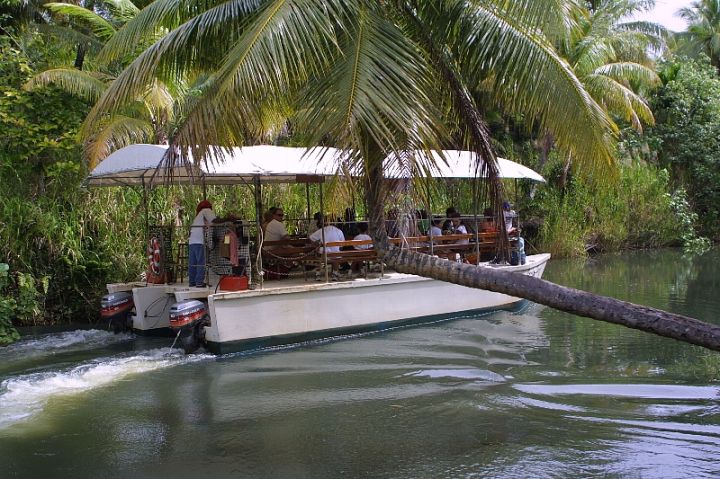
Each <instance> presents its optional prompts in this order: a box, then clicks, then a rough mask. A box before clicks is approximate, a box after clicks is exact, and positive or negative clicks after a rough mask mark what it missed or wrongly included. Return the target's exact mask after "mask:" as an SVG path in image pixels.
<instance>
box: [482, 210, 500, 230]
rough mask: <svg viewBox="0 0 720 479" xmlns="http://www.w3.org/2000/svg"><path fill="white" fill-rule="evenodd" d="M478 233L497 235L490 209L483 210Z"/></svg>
mask: <svg viewBox="0 0 720 479" xmlns="http://www.w3.org/2000/svg"><path fill="white" fill-rule="evenodd" d="M480 232H482V233H497V225H496V224H495V217H494V216H493V210H492V208H485V211H483V220H482V223H480Z"/></svg>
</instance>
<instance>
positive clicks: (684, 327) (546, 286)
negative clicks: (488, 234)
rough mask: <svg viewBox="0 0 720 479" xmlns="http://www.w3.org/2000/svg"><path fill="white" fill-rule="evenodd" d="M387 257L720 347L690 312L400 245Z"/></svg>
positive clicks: (400, 267) (394, 263)
mask: <svg viewBox="0 0 720 479" xmlns="http://www.w3.org/2000/svg"><path fill="white" fill-rule="evenodd" d="M383 260H384V261H385V263H386V264H387V265H388V266H390V267H391V268H393V269H394V270H395V271H398V272H400V273H409V274H416V275H418V276H424V277H426V278H432V279H437V280H440V281H446V282H448V283H454V284H459V285H462V286H467V287H470V288H477V289H485V290H488V291H494V292H497V293H503V294H508V295H511V296H516V297H519V298H525V299H528V300H530V301H534V302H535V303H538V304H544V305H545V306H550V307H551V308H555V309H558V310H560V311H565V312H567V313H572V314H575V315H578V316H585V317H588V318H592V319H597V320H600V321H606V322H608V323H614V324H620V325H622V326H626V327H628V328H632V329H639V330H641V331H645V332H648V333H653V334H657V335H659V336H666V337H668V338H672V339H677V340H679V341H684V342H686V343H690V344H695V345H698V346H702V347H704V348H708V349H712V350H714V351H720V326H716V325H713V324H709V323H705V322H702V321H699V320H697V319H694V318H690V317H687V316H682V315H679V314H673V313H668V312H666V311H662V310H660V309H655V308H650V307H646V306H640V305H637V304H633V303H629V302H626V301H620V300H617V299H613V298H608V297H606V296H600V295H597V294H593V293H588V292H587V291H581V290H578V289H573V288H568V287H565V286H560V285H557V284H555V283H551V282H550V281H546V280H543V279H540V278H535V277H532V276H527V275H524V274H521V273H511V272H509V271H502V270H498V269H493V268H483V267H477V266H474V265H469V264H460V263H456V262H453V261H447V260H444V259H440V258H436V257H432V256H430V255H427V254H422V253H416V252H413V251H408V250H400V249H398V248H391V249H389V250H387V251H385V252H384V257H383Z"/></svg>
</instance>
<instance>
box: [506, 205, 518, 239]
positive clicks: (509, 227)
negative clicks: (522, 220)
mask: <svg viewBox="0 0 720 479" xmlns="http://www.w3.org/2000/svg"><path fill="white" fill-rule="evenodd" d="M502 206H503V216H505V230H506V231H507V232H508V233H512V232H514V231H515V228H514V227H513V221H514V220H515V218H517V213H516V212H515V210H514V209H512V205H511V204H510V203H508V202H507V201H504V202H503V205H502Z"/></svg>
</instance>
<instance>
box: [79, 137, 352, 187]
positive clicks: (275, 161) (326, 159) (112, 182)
mask: <svg viewBox="0 0 720 479" xmlns="http://www.w3.org/2000/svg"><path fill="white" fill-rule="evenodd" d="M167 150H168V146H166V145H144V144H138V145H130V146H126V147H124V148H121V149H119V150H117V151H115V152H113V153H112V154H111V155H110V156H108V157H107V158H105V159H104V160H103V161H102V162H101V163H100V164H99V165H98V166H97V167H96V168H95V169H94V170H93V171H92V172H91V173H90V177H89V178H88V185H90V186H127V185H142V184H149V183H150V181H152V182H153V183H160V182H162V181H163V180H164V179H165V177H166V175H167V171H166V170H165V169H163V168H158V167H160V166H161V164H162V161H163V157H164V155H165V153H166V152H167ZM346 156H347V155H346V154H345V152H343V151H342V150H338V149H336V148H330V147H316V148H293V147H285V146H271V145H260V146H246V147H244V148H232V149H231V150H230V151H229V153H227V154H224V155H223V157H222V158H221V159H220V160H219V161H214V162H212V163H211V162H207V163H206V162H200V170H199V171H197V172H195V175H194V180H195V181H198V180H200V181H203V182H205V183H206V184H212V185H223V184H224V185H229V184H237V183H242V182H244V181H252V180H253V179H254V178H260V179H262V180H263V181H264V182H268V181H272V182H279V183H292V182H296V181H298V176H303V175H316V176H332V175H335V174H337V172H338V167H339V165H340V164H341V163H342V161H343V159H345V158H346ZM172 176H173V181H174V182H175V183H181V184H182V183H190V182H192V181H193V178H192V176H191V175H190V174H189V172H188V171H187V169H186V168H185V167H182V166H179V167H176V168H174V170H173V171H172Z"/></svg>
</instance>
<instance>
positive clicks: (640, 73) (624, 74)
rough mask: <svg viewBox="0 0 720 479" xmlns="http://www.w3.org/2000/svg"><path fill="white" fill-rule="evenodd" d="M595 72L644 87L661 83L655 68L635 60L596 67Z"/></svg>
mask: <svg viewBox="0 0 720 479" xmlns="http://www.w3.org/2000/svg"><path fill="white" fill-rule="evenodd" d="M594 73H595V74H597V75H605V76H607V77H610V78H612V79H613V80H615V81H617V82H621V83H627V82H632V83H635V84H638V85H642V86H644V87H652V86H655V85H658V84H660V77H659V76H658V75H657V73H655V70H653V69H651V68H648V67H646V66H644V65H640V64H638V63H633V62H618V63H608V64H605V65H602V66H600V67H599V68H597V69H595V72H594Z"/></svg>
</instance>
